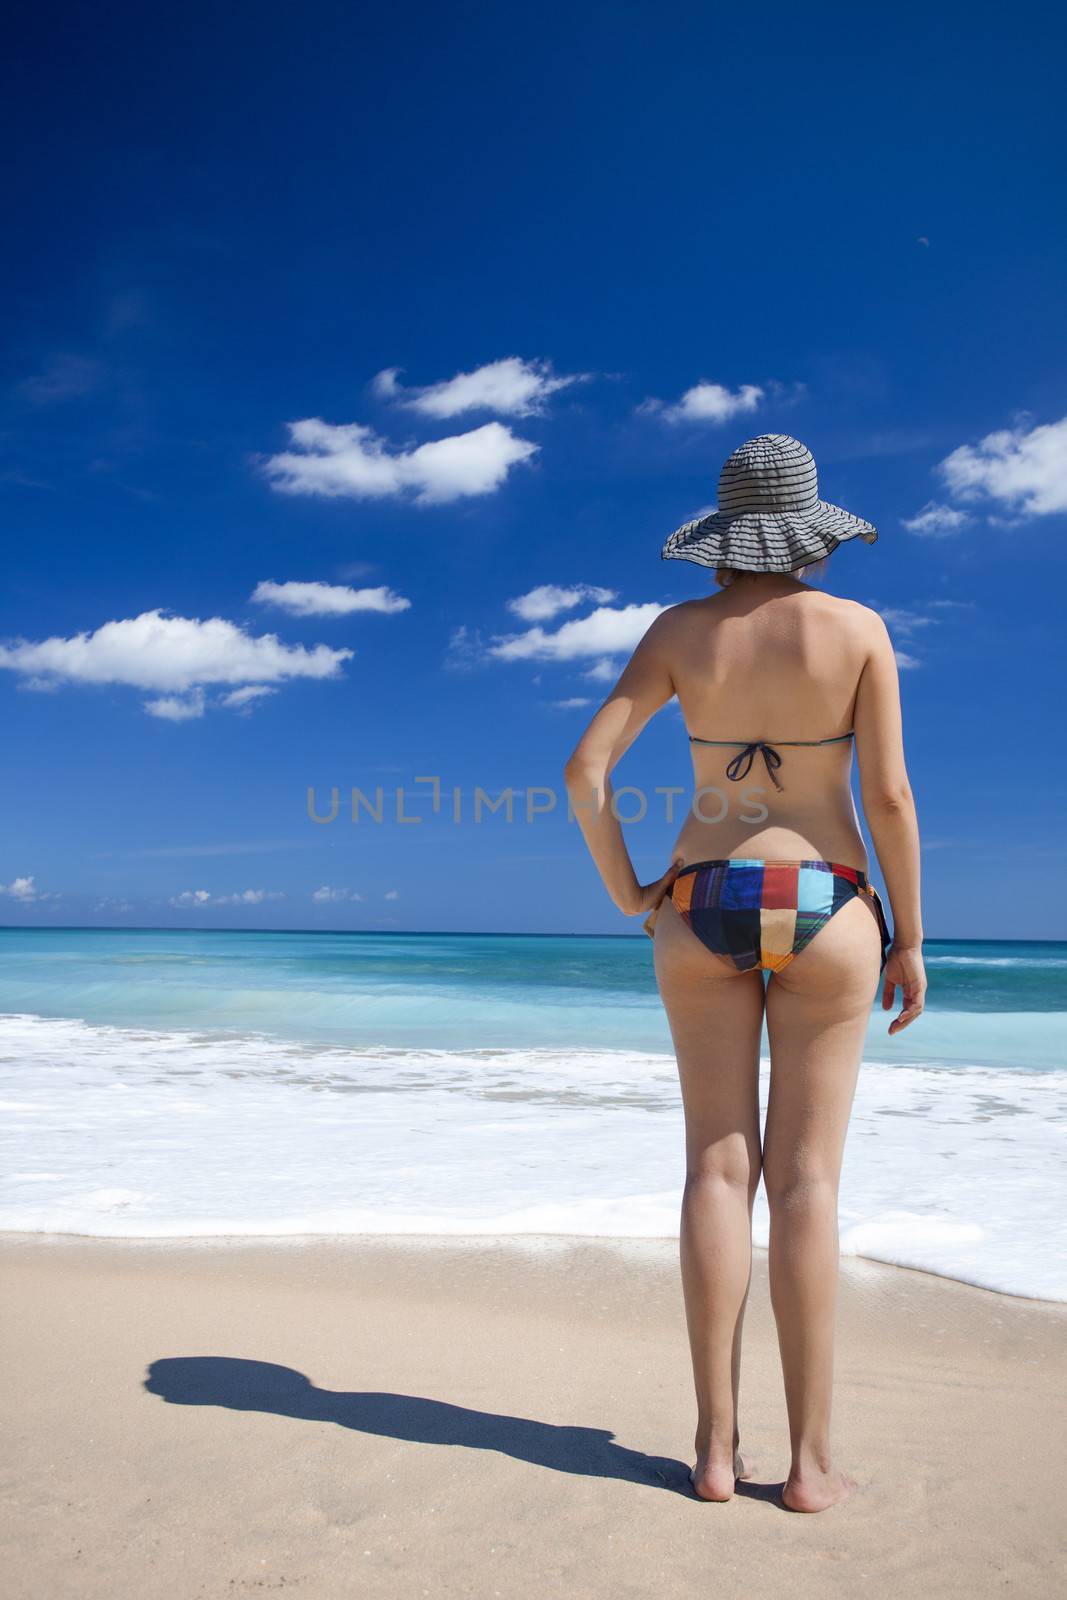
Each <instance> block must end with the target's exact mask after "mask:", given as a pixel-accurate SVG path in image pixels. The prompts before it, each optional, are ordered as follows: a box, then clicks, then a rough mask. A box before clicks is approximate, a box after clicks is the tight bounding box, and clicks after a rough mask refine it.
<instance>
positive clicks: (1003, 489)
mask: <svg viewBox="0 0 1067 1600" xmlns="http://www.w3.org/2000/svg"><path fill="white" fill-rule="evenodd" d="M938 470H939V472H940V473H941V476H942V477H943V478H944V480H945V483H946V484H947V486H948V489H949V492H950V493H951V494H953V495H955V496H956V497H957V498H958V499H960V500H974V499H977V498H979V497H980V496H982V495H985V496H987V497H988V498H990V499H992V500H997V501H999V502H1000V503H1001V504H1002V505H1004V506H1007V507H1009V508H1010V509H1011V510H1013V511H1019V512H1022V513H1023V514H1025V515H1027V516H1047V515H1050V514H1051V513H1054V512H1057V511H1067V417H1062V418H1061V419H1060V420H1059V422H1051V423H1046V424H1043V425H1041V426H1040V427H1036V428H1029V429H1027V428H1025V427H1017V428H1003V429H1001V430H1000V431H998V432H996V433H987V434H986V436H985V438H984V439H982V440H980V441H979V443H978V444H977V445H969V444H964V445H960V447H959V449H958V450H953V452H952V454H951V455H949V456H946V457H945V459H944V461H942V462H941V465H940V467H939V469H938Z"/></svg>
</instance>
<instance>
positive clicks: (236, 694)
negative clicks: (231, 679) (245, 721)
mask: <svg viewBox="0 0 1067 1600" xmlns="http://www.w3.org/2000/svg"><path fill="white" fill-rule="evenodd" d="M277 693H278V691H277V689H271V688H268V686H267V685H266V684H265V683H249V684H246V685H245V687H244V688H243V689H231V691H230V693H229V694H224V695H221V696H220V697H219V705H220V706H229V707H230V709H231V710H233V711H241V712H243V713H244V715H245V716H247V715H248V713H249V711H251V709H252V707H253V705H254V704H255V703H256V701H257V700H262V699H263V697H264V695H268V694H277Z"/></svg>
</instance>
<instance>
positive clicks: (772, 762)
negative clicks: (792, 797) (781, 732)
mask: <svg viewBox="0 0 1067 1600" xmlns="http://www.w3.org/2000/svg"><path fill="white" fill-rule="evenodd" d="M757 751H758V752H759V754H760V755H762V757H763V764H764V766H765V767H766V768H767V776H768V777H769V778H770V780H771V782H772V783H773V784H774V787H775V788H776V789H777V790H778V792H779V794H781V793H782V792H783V790H782V785H781V784H780V783H779V782H778V779H777V778H776V777H775V772H776V771H777V769H778V768H779V767H780V766H781V764H782V758H781V756H780V755H779V754H778V752H777V750H776V749H775V748H774V746H773V745H769V744H764V743H763V742H762V740H756V741H755V742H754V743H753V744H746V745H745V748H744V749H743V750H739V751H738V753H737V755H735V756H734V758H733V760H732V761H730V762H729V763H728V764H727V767H726V776H727V777H728V778H729V779H730V782H731V783H740V782H741V779H742V778H747V777H748V775H749V773H750V772H751V771H752V763H753V761H755V759H756V753H757Z"/></svg>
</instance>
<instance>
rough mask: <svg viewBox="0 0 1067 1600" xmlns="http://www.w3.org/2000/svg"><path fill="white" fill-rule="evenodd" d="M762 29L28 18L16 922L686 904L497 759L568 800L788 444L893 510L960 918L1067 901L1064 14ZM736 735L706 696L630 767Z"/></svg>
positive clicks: (715, 11)
mask: <svg viewBox="0 0 1067 1600" xmlns="http://www.w3.org/2000/svg"><path fill="white" fill-rule="evenodd" d="M753 15H754V14H753V13H752V12H751V11H750V10H749V9H748V8H737V7H729V8H728V7H724V6H718V5H693V6H688V5H670V4H668V5H659V4H658V5H655V6H653V5H650V4H639V5H611V6H605V5H587V6H580V7H577V8H576V7H573V6H562V5H557V4H552V3H549V4H539V5H538V6H536V7H532V6H531V7H502V6H488V5H465V4H459V5H455V6H450V7H447V8H442V7H436V6H435V7H431V6H423V5H398V6H394V7H389V8H375V9H374V12H373V14H372V11H371V8H362V7H354V6H351V5H331V4H311V5H309V6H307V7H305V8H303V9H302V10H301V11H300V12H299V13H298V12H294V11H293V9H292V8H291V7H284V8H283V7H281V6H272V5H257V6H255V7H252V6H250V5H246V4H241V3H238V4H234V5H230V6H227V7H223V8H216V7H206V6H203V5H198V4H192V5H185V6H182V7H181V8H177V7H171V6H167V5H164V6H162V7H154V8H151V10H150V11H146V10H145V9H144V8H142V7H132V6H129V7H128V6H122V5H105V6H104V7H102V8H100V9H98V10H97V11H95V12H94V13H93V16H92V22H91V26H90V25H89V23H88V22H87V21H86V17H85V14H83V13H80V12H76V11H75V10H73V9H70V11H69V13H68V14H67V16H66V17H65V19H64V22H63V26H62V27H57V19H56V14H55V13H54V12H51V13H50V12H44V13H40V14H38V16H37V17H36V19H35V18H31V17H25V16H24V17H23V18H22V19H20V28H21V35H20V38H19V40H18V41H17V43H18V50H17V51H16V52H13V53H12V60H13V62H14V64H15V66H16V72H15V75H14V77H13V82H12V83H11V84H10V85H9V86H8V89H7V92H6V94H5V105H6V116H7V118H8V121H9V128H8V147H9V148H16V147H17V148H19V149H20V150H21V154H22V160H21V163H20V166H19V170H18V171H17V173H16V174H15V175H14V177H13V178H11V179H10V181H9V199H8V207H7V210H8V218H9V222H12V221H13V223H14V226H13V227H12V228H11V229H10V231H9V243H8V246H7V249H6V250H5V252H4V257H3V261H2V263H0V271H2V273H3V278H4V304H5V306H6V309H7V312H8V316H9V324H10V325H9V337H8V339H7V340H6V355H5V363H4V373H3V398H2V409H3V424H2V430H0V503H2V516H3V526H4V529H5V541H4V542H5V552H6V555H5V577H6V580H7V581H6V583H5V584H4V586H3V599H2V610H3V615H2V618H0V640H2V641H3V650H2V653H0V703H2V707H3V719H4V729H5V733H4V745H5V751H6V755H7V757H8V760H7V763H6V771H7V781H6V783H5V784H4V788H3V802H2V803H3V827H2V833H0V885H3V893H2V894H0V921H3V922H9V923H19V924H80V923H98V924H101V925H127V924H129V925H146V924H151V925H162V926H209V927H210V926H221V927H225V926H229V927H233V926H247V927H309V928H316V927H320V928H329V927H353V928H361V927H365V928H386V929H388V928H398V929H399V928H409V929H462V930H471V929H487V930H501V931H526V930H530V931H537V932H550V931H562V932H582V931H590V932H596V931H603V932H621V933H634V932H636V931H637V927H636V924H635V923H632V922H628V921H627V920H626V919H624V918H622V917H620V916H619V915H618V914H616V912H615V911H614V909H613V908H612V907H611V905H610V903H609V902H608V901H607V899H606V897H605V896H604V895H603V893H602V891H601V889H600V886H599V881H598V880H597V878H596V875H595V873H594V870H593V868H592V867H591V865H590V864H589V862H588V860H587V858H586V856H585V854H584V851H583V847H582V845H581V840H580V837H579V835H578V832H577V829H576V828H575V827H574V825H573V824H568V823H567V821H566V819H565V817H564V816H562V815H561V814H560V811H559V810H558V809H557V810H556V811H555V812H554V813H552V814H549V815H546V816H538V817H537V818H535V819H534V821H532V822H529V823H528V822H526V821H525V820H524V806H525V800H524V799H523V798H521V797H520V799H519V800H518V801H517V812H516V818H515V821H514V822H512V823H510V824H509V823H507V822H506V821H505V820H504V817H503V816H502V815H499V816H496V817H491V816H490V817H483V820H482V822H481V823H479V824H478V825H475V824H474V823H473V821H472V820H471V817H470V801H471V796H472V793H473V790H474V788H475V786H481V788H483V789H484V790H486V791H487V792H489V793H490V794H496V793H497V792H499V791H500V790H501V789H504V788H506V787H508V786H510V787H513V788H514V789H516V790H518V791H523V792H525V791H526V790H528V789H529V788H530V786H535V785H544V786H548V787H551V788H554V789H555V790H556V791H557V792H559V791H560V769H561V765H562V762H563V760H564V759H565V757H566V755H567V754H568V753H569V751H570V749H571V747H572V745H573V742H574V740H575V738H576V737H577V734H578V733H579V731H580V729H581V727H582V726H583V725H584V722H585V720H586V718H587V717H588V716H589V715H590V713H591V711H592V709H594V708H595V705H596V704H597V703H598V697H599V696H600V695H602V693H603V692H604V688H605V683H606V678H605V674H608V673H610V672H611V671H612V670H613V664H616V663H618V662H620V661H621V660H622V659H623V658H624V656H625V654H626V651H627V650H628V648H629V647H630V646H632V644H633V643H634V642H635V641H636V638H637V637H638V636H639V634H640V632H641V631H642V629H643V626H644V625H645V624H646V623H647V621H648V620H650V618H651V616H652V615H654V612H655V608H656V607H659V606H663V605H667V604H671V603H674V602H677V601H679V600H683V599H687V598H690V597H692V596H694V595H698V594H701V593H704V592H706V589H707V585H708V575H707V574H706V573H705V572H704V571H703V570H702V569H701V568H699V567H693V566H688V565H686V564H683V563H679V562H669V563H664V562H661V561H660V559H659V550H660V545H661V543H662V541H663V538H664V537H665V535H666V534H667V533H669V532H670V531H671V530H672V529H673V528H674V527H675V526H677V525H678V524H679V523H681V522H683V521H685V520H687V519H688V518H689V517H691V516H693V515H694V514H695V513H696V512H697V511H699V510H700V509H701V508H703V507H705V506H710V505H711V504H713V503H714V498H715V486H716V479H717V475H718V470H719V467H720V465H721V462H722V460H723V458H724V457H725V456H726V455H727V454H728V453H729V451H730V450H731V449H732V448H734V446H735V445H736V444H737V443H739V442H740V440H742V439H743V438H746V437H748V436H750V435H752V434H755V433H762V432H785V433H790V434H793V435H795V436H796V437H798V438H800V439H802V440H804V442H805V443H807V444H808V445H809V446H810V447H811V448H812V450H813V451H814V452H815V455H816V459H817V461H818V463H819V468H820V474H821V489H822V492H823V494H824V496H825V497H827V498H829V499H831V500H833V501H836V502H837V503H840V504H843V505H845V506H847V507H848V508H849V509H850V510H853V511H855V512H857V513H858V514H860V515H862V516H864V517H867V518H869V519H870V520H871V521H873V522H874V523H876V525H877V526H878V528H879V531H880V539H879V542H878V543H877V544H876V545H875V546H873V547H870V548H868V547H866V546H861V545H859V544H858V543H857V544H855V545H852V546H847V547H844V548H843V549H841V550H840V551H839V552H838V553H837V554H836V556H835V557H834V558H833V560H832V561H831V563H830V570H829V572H828V575H827V581H828V583H829V585H830V586H831V587H832V588H834V589H835V590H836V591H837V592H839V593H842V594H845V595H849V596H851V597H853V598H855V599H858V600H862V601H864V602H865V603H868V604H872V605H875V606H877V607H879V608H880V609H882V610H883V611H884V612H885V613H886V615H887V619H888V620H889V622H890V626H891V628H892V631H893V632H894V635H895V640H896V643H897V646H898V649H899V651H900V653H901V658H902V665H903V670H902V683H903V690H904V699H905V711H906V716H907V744H908V755H909V762H910V767H911V772H912V778H913V783H914V787H915V790H916V794H917V798H918V802H919V807H920V819H921V823H922V826H923V830H924V837H925V842H926V853H925V872H926V884H927V918H926V921H927V931H928V933H929V934H930V935H931V936H935V937H936V936H942V937H952V936H973V937H998V936H1001V937H1063V936H1064V933H1065V919H1064V913H1063V896H1064V891H1065V887H1067V886H1065V882H1064V870H1063V869H1064V859H1065V858H1064V843H1063V839H1062V835H1061V832H1060V827H1059V824H1058V819H1057V813H1058V812H1059V811H1061V810H1062V805H1061V803H1060V802H1061V797H1062V793H1063V779H1064V771H1063V755H1062V751H1061V749H1060V748H1059V745H1058V743H1057V737H1056V733H1055V730H1056V728H1057V726H1062V711H1061V705H1060V702H1061V699H1062V682H1063V655H1062V636H1063V607H1064V601H1063V596H1064V592H1065V579H1067V558H1065V553H1064V529H1065V520H1067V381H1065V377H1064V372H1065V367H1064V360H1063V356H1064V297H1063V292H1062V290H1063V281H1064V267H1065V260H1064V257H1065V218H1064V211H1063V208H1062V206H1061V205H1059V204H1058V203H1056V199H1055V197H1056V195H1057V194H1058V193H1059V192H1060V181H1061V178H1062V171H1061V160H1062V126H1061V124H1060V122H1059V111H1058V109H1056V110H1054V95H1055V100H1056V105H1057V107H1058V104H1059V96H1058V90H1059V87H1060V85H1061V79H1062V73H1063V57H1064V49H1063V46H1064V28H1065V25H1064V21H1063V18H1062V17H1061V16H1060V15H1059V14H1056V13H1053V12H1052V11H1050V10H1049V9H1048V8H1047V7H1028V6H1026V5H1022V6H1017V7H1014V8H1013V9H1012V10H1011V12H1010V13H1007V12H1003V11H1002V10H1001V9H999V8H993V7H990V6H974V5H970V6H968V7H967V8H966V9H964V8H963V7H952V6H946V7H941V8H938V10H937V12H936V14H932V13H931V11H930V9H929V8H927V7H919V6H902V7H898V8H896V9H895V10H894V12H893V14H892V18H891V20H890V21H889V22H888V23H887V19H886V16H885V15H884V14H876V13H867V14H864V13H862V12H860V11H859V10H857V9H856V8H854V7H847V8H846V7H836V6H823V7H818V8H816V9H815V12H814V13H812V12H811V11H810V9H809V10H808V11H807V12H806V13H804V12H801V11H800V10H798V9H797V8H796V7H795V6H788V7H787V6H776V5H774V4H771V5H769V6H768V5H765V6H761V7H760V9H759V27H758V28H754V27H753V22H752V19H753ZM909 524H910V526H909ZM306 585H310V586H312V587H310V588H307V587H294V586H306ZM546 587H547V589H548V591H549V592H548V593H537V591H541V590H543V589H545V588H546ZM552 591H558V592H555V593H553V592H552ZM257 594H258V598H253V596H256V595H257ZM531 594H533V595H534V598H532V599H531V598H529V597H530V596H531ZM524 597H525V598H524ZM561 630H562V631H561ZM689 772H690V767H689V756H688V749H687V746H686V741H685V735H684V730H683V728H682V725H681V722H680V719H679V717H678V715H677V711H676V708H673V707H669V708H667V709H666V710H665V711H664V712H663V713H661V715H660V716H659V717H658V718H657V719H656V720H655V722H654V723H653V725H652V726H651V727H650V729H649V731H648V732H647V734H646V735H645V737H644V738H643V739H642V741H641V743H640V745H639V746H638V747H637V749H635V751H634V752H632V753H631V755H630V756H628V757H627V759H626V761H625V762H624V764H623V766H622V767H621V768H620V771H619V774H618V781H619V782H622V783H632V784H635V785H641V786H644V787H646V788H647V789H649V790H651V789H652V788H654V786H655V785H657V784H659V785H671V784H684V783H686V782H687V781H688V777H689ZM426 775H438V776H439V777H440V779H441V782H442V784H443V785H444V787H445V789H446V791H447V792H448V797H449V798H448V804H447V805H446V806H443V807H442V809H441V810H440V811H439V812H438V813H437V814H436V815H435V814H434V813H433V812H432V810H431V808H430V805H429V802H428V790H427V788H426V786H421V789H420V786H418V785H416V784H415V782H414V780H415V779H416V778H417V777H419V776H426ZM334 785H336V786H338V788H339V789H340V790H341V792H342V797H346V796H347V795H348V794H349V793H350V791H351V788H352V786H353V785H356V786H358V787H360V788H361V789H363V790H364V791H365V792H366V793H367V794H368V795H373V791H374V790H375V789H376V788H377V787H378V786H381V787H382V789H383V791H384V795H383V799H384V811H385V817H386V820H383V822H382V824H381V825H377V824H374V823H372V822H370V821H369V820H368V819H367V817H366V815H363V816H361V819H360V821H359V822H358V823H357V824H356V825H353V824H352V823H351V822H350V821H346V820H345V811H344V808H342V813H341V815H340V816H339V818H338V820H337V821H336V822H335V823H331V824H328V825H319V826H316V825H315V824H313V823H312V822H310V821H309V819H308V816H307V810H306V795H307V790H308V788H309V786H313V787H314V788H315V790H316V794H317V796H318V803H319V804H320V806H325V804H326V803H327V798H328V793H329V790H330V788H331V786H334ZM456 787H458V788H459V789H460V790H461V791H462V793H463V800H462V802H461V803H462V806H463V817H462V821H461V822H460V823H459V825H457V824H455V823H454V822H453V821H452V815H451V804H452V801H451V791H452V790H453V789H454V788H456ZM397 788H403V789H405V790H406V792H407V801H406V810H407V813H408V814H409V815H414V816H419V817H421V818H422V820H421V821H419V822H416V823H412V824H405V823H400V822H398V821H397V820H396V815H395V808H396V799H395V791H396V790H397ZM416 792H419V793H421V794H422V796H423V798H422V799H421V800H419V799H416V798H415V796H416ZM389 818H391V820H388V819H389ZM673 836H674V829H673V828H672V827H671V826H670V825H668V823H667V821H666V819H665V816H664V815H663V813H662V811H658V810H656V808H653V812H652V813H651V814H650V817H649V819H648V820H646V821H645V822H643V823H640V824H637V825H635V826H634V827H633V828H632V829H631V830H630V839H631V844H632V849H633V853H634V857H635V862H636V864H637V867H638V870H639V872H641V873H642V874H643V875H645V876H647V877H651V876H653V875H656V874H658V873H659V872H660V871H661V870H662V869H663V867H664V866H665V865H666V862H667V859H668V855H667V852H668V850H669V847H670V844H671V841H672V839H673Z"/></svg>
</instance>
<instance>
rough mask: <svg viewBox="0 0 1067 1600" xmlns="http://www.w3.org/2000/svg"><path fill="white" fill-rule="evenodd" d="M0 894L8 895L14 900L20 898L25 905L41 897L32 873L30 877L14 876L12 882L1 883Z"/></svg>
mask: <svg viewBox="0 0 1067 1600" xmlns="http://www.w3.org/2000/svg"><path fill="white" fill-rule="evenodd" d="M0 894H3V895H7V896H8V897H9V898H10V899H12V900H20V901H21V902H22V903H23V905H28V904H29V902H30V901H31V900H37V899H40V898H41V896H39V895H38V893H37V885H36V883H35V881H34V878H33V875H32V873H31V875H30V876H29V877H28V878H12V880H11V882H10V883H0Z"/></svg>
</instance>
